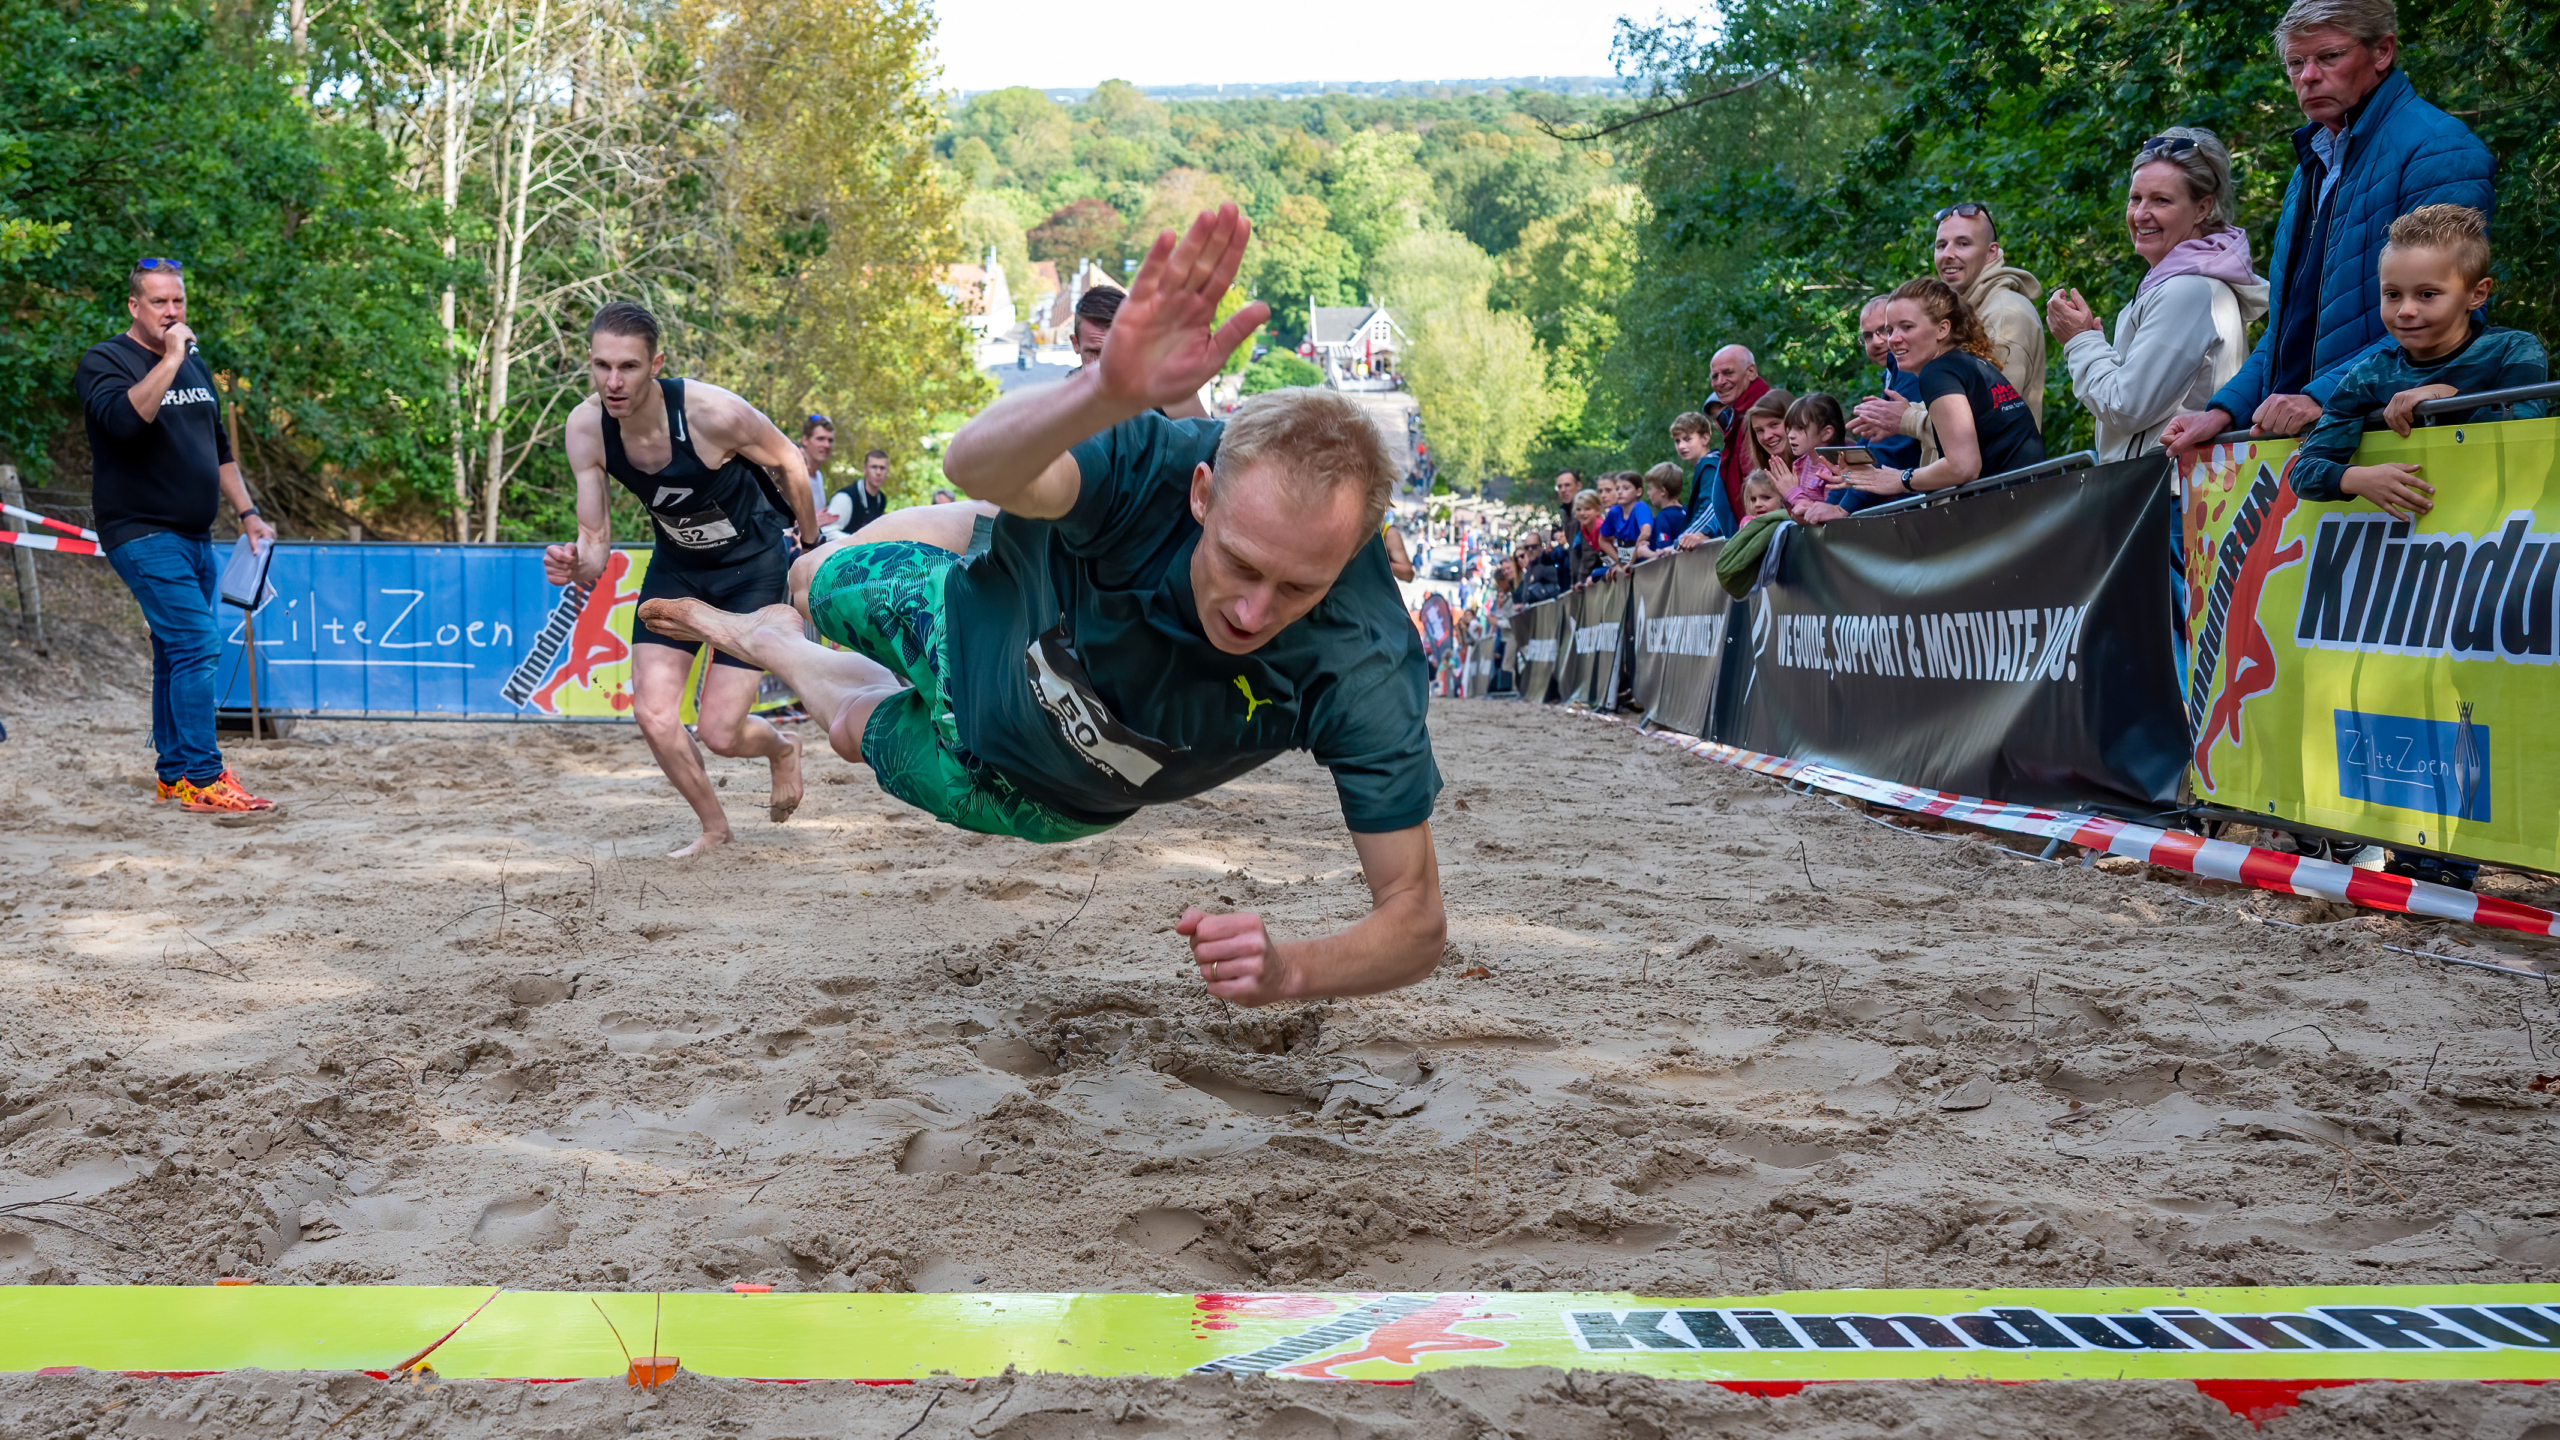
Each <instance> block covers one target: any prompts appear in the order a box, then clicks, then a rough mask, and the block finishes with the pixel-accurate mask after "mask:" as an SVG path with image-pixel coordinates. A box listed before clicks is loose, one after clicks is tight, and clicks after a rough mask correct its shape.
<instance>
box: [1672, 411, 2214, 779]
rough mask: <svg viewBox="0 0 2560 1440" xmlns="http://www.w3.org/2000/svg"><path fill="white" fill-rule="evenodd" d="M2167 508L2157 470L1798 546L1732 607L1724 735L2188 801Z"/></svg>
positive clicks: (1910, 773) (2115, 471)
mask: <svg viewBox="0 0 2560 1440" xmlns="http://www.w3.org/2000/svg"><path fill="white" fill-rule="evenodd" d="M2172 503H2173V502H2172V499H2171V496H2170V491H2169V463H2168V460H2167V458H2166V457H2165V456H2160V455H2151V456H2146V457H2143V458H2141V459H2136V460H2126V461H2120V462H2118V463H2116V464H2113V465H2107V466H2102V467H2100V468H2098V469H2094V470H2081V471H2075V472H2072V473H2069V474H2065V475H2059V476H2055V477H2053V478H2052V479H2048V480H2039V481H2035V482H2033V483H2031V484H2026V485H2020V486H2015V487H2012V488H2010V489H2007V490H2002V491H1998V492H1996V493H1993V494H1989V495H1979V496H1974V497H1972V498H1970V499H1966V500H1962V501H1959V502H1957V503H1955V504H1952V505H1942V506H1934V507H1930V508H1926V509H1921V510H1912V511H1904V512H1900V513H1897V514H1892V515H1884V516H1877V517H1874V518H1871V519H1862V520H1852V521H1847V522H1836V523H1833V524H1830V525H1825V526H1821V527H1818V528H1806V529H1799V530H1797V531H1796V532H1794V533H1793V534H1792V535H1790V536H1789V537H1787V538H1788V544H1787V547H1786V550H1785V554H1784V560H1783V566H1782V569H1781V573H1780V574H1779V576H1778V577H1777V581H1776V583H1774V584H1772V585H1770V586H1768V587H1767V588H1765V589H1763V590H1762V591H1761V592H1760V593H1758V594H1756V595H1754V596H1753V597H1752V601H1751V603H1750V605H1748V606H1747V607H1737V608H1738V609H1741V610H1744V611H1745V612H1747V616H1748V618H1747V619H1745V618H1744V617H1743V616H1740V615H1737V616H1736V618H1735V620H1734V622H1733V630H1732V633H1731V634H1730V636H1729V638H1728V642H1727V652H1726V658H1727V671H1728V673H1727V674H1726V675H1725V677H1724V680H1725V684H1724V686H1723V690H1724V692H1725V693H1724V697H1723V703H1721V704H1719V706H1718V707H1717V710H1716V714H1715V719H1714V722H1713V723H1714V731H1715V735H1714V738H1715V739H1717V740H1719V741H1722V742H1724V743H1726V744H1728V745H1737V746H1740V747H1742V748H1744V749H1747V750H1759V751H1763V752H1766V753H1768V754H1773V755H1783V756H1787V757H1788V758H1790V759H1797V760H1816V761H1821V762H1823V763H1826V764H1832V765H1837V766H1839V767H1841V768H1842V769H1845V770H1852V771H1856V772H1858V773H1860V774H1863V775H1877V776H1885V777H1889V778H1891V779H1894V780H1898V781H1900V782H1902V783H1904V784H1906V785H1916V786H1923V787H1927V788H1930V789H1939V790H1952V791H1956V792H1958V793H1960V794H1966V795H1978V796H1983V797H1985V798H1988V799H1992V800H2003V801H2010V802H2014V803H2018V804H2027V805H2047V806H2054V807H2061V808H2094V809H2099V810H2106V811H2113V812H2116V813H2119V814H2128V815H2147V814H2152V813H2156V812H2158V811H2160V810H2164V809H2168V808H2170V807H2172V806H2175V805H2176V804H2177V803H2178V798H2179V797H2178V787H2179V777H2180V772H2181V766H2182V764H2183V762H2184V759H2185V755H2186V750H2187V743H2186V725H2185V716H2184V712H2183V711H2182V710H2181V709H2180V697H2179V693H2178V681H2177V670H2176V659H2175V655H2174V650H2173V639H2172V635H2173V632H2172V624H2173V615H2172V608H2171V607H2172V600H2171V589H2170V527H2171V515H2172Z"/></svg>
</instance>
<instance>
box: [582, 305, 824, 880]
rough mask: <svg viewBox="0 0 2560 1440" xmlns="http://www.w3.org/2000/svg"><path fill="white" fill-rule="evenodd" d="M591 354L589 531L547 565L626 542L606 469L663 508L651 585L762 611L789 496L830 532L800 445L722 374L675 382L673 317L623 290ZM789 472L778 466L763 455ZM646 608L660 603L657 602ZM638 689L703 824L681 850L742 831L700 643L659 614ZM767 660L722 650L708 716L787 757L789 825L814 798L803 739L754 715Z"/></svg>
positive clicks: (640, 703) (782, 779)
mask: <svg viewBox="0 0 2560 1440" xmlns="http://www.w3.org/2000/svg"><path fill="white" fill-rule="evenodd" d="M587 348H588V362H587V363H588V368H589V369H590V371H592V373H593V375H594V378H595V385H596V393H595V394H594V395H592V396H590V397H589V398H587V399H586V400H584V401H582V402H580V404H579V406H578V408H577V409H576V410H574V411H572V412H571V413H570V416H569V433H568V445H569V468H570V470H571V471H572V472H573V473H575V474H576V476H577V478H578V543H577V544H575V545H554V546H552V547H550V548H549V549H548V550H546V551H544V552H543V556H542V573H543V575H544V577H545V578H546V579H548V580H549V581H550V582H551V583H552V584H554V585H569V584H577V585H593V584H595V583H596V580H597V579H598V578H599V577H600V576H602V575H603V574H604V567H605V562H606V560H607V559H608V557H609V556H610V554H611V551H612V548H613V516H612V512H611V507H610V504H609V492H608V490H607V489H606V478H607V477H608V476H610V477H611V478H612V479H614V480H618V481H620V482H622V485H623V487H624V488H625V489H628V490H629V491H630V492H631V493H632V494H633V495H636V496H638V497H639V499H640V503H641V505H642V506H644V507H645V508H646V509H647V510H648V512H649V517H650V518H651V519H652V520H655V521H656V522H657V526H658V535H657V548H656V550H655V551H653V552H652V553H651V555H650V557H649V573H648V575H647V577H646V578H644V579H643V580H642V581H641V582H640V599H641V601H642V602H643V603H644V604H645V603H646V602H648V601H650V600H654V599H662V598H673V597H678V596H682V597H689V598H693V599H697V600H703V601H707V602H709V603H711V604H714V605H719V606H724V607H728V608H732V609H739V610H752V609H756V608H758V607H761V606H765V605H773V604H779V603H780V602H781V601H782V599H783V597H784V595H785V594H786V593H787V591H786V589H785V586H786V584H787V579H788V576H789V574H790V568H791V551H790V549H789V547H788V546H787V545H786V543H785V539H784V532H785V530H786V529H787V528H788V527H787V526H786V525H785V517H784V515H783V513H782V512H781V510H779V509H778V508H777V503H776V496H777V495H779V496H780V497H782V498H783V499H785V500H787V503H788V504H789V505H790V507H791V513H790V516H789V520H790V521H791V523H792V524H794V525H796V526H797V527H798V529H799V532H800V537H801V541H802V543H803V545H805V546H814V545H816V544H817V542H818V519H817V513H818V512H817V505H816V502H815V501H814V500H813V499H812V498H811V496H810V492H809V476H808V472H807V468H806V461H804V460H803V459H802V457H801V454H800V448H799V447H798V446H796V445H794V444H792V443H791V442H790V441H789V440H787V439H785V438H784V437H783V434H782V432H781V431H780V430H777V429H775V428H774V426H773V422H772V421H770V420H767V419H766V418H765V417H764V414H763V412H762V411H759V410H757V409H756V408H755V407H754V406H752V405H750V404H748V403H747V402H746V401H744V400H741V399H739V398H738V397H737V396H735V395H732V394H730V393H729V392H728V391H726V390H723V389H721V388H720V387H719V386H717V385H706V384H704V383H702V382H701V381H698V380H696V381H690V382H688V381H684V380H663V379H660V378H658V370H659V368H660V367H661V366H662V365H664V363H665V361H666V356H664V355H663V354H661V353H659V350H658V322H657V320H656V319H655V318H654V317H653V316H651V315H650V314H649V312H648V311H646V310H644V309H642V308H640V307H639V306H637V305H633V304H629V303H626V302H616V303H614V304H611V305H607V306H605V307H604V308H603V309H601V310H598V311H597V312H596V316H595V319H594V321H593V322H592V323H590V324H589V325H588V327H587ZM759 466H761V467H763V469H764V470H765V471H769V472H774V473H776V474H778V475H779V476H780V477H781V478H780V479H779V481H771V480H768V478H767V477H766V475H764V474H762V473H759V470H758V467H759ZM644 619H645V616H644ZM631 641H632V644H631V688H632V692H633V695H634V699H635V702H636V703H635V705H634V707H633V708H634V713H635V716H636V718H637V719H638V720H639V722H640V733H641V734H643V735H645V736H647V737H648V740H649V750H650V752H651V753H652V754H654V755H656V756H657V757H658V768H659V769H661V770H663V771H665V772H666V774H667V779H668V780H670V781H672V782H674V784H675V787H676V793H677V794H679V795H682V796H683V797H684V798H685V803H686V804H688V805H691V806H692V807H693V813H694V814H695V815H696V816H697V817H699V818H700V819H701V821H702V834H701V836H700V837H699V838H697V839H696V840H694V842H693V843H692V844H689V845H687V846H685V847H684V848H682V849H680V850H676V851H674V852H672V854H673V856H674V858H676V859H684V858H686V857H688V856H693V855H699V854H701V853H702V852H703V851H705V850H708V849H710V848H711V847H712V846H714V845H719V844H723V843H726V842H727V840H728V839H729V817H728V816H727V815H726V814H725V813H724V812H723V811H722V810H721V808H720V794H719V792H718V791H717V790H716V789H714V788H713V786H712V784H711V776H710V775H709V774H708V773H707V772H706V771H705V770H704V769H703V767H702V756H701V754H700V752H698V751H696V750H695V749H694V748H693V736H691V735H688V734H686V733H685V728H684V722H683V721H682V720H681V719H680V718H678V717H679V716H680V715H681V714H682V708H681V707H682V705H683V701H684V688H685V681H686V680H687V678H688V677H689V676H690V675H691V674H692V671H693V657H694V652H695V651H697V650H699V649H701V648H702V646H701V642H700V641H698V640H695V639H691V638H688V637H684V636H678V635H666V634H661V633H659V632H657V631H655V630H652V629H650V628H649V627H648V626H647V625H646V624H645V623H643V624H639V625H634V626H633V627H632V631H631ZM761 679H762V675H761V667H760V666H758V665H757V664H756V663H755V662H753V661H751V660H748V659H746V658H745V657H743V656H739V655H736V654H732V653H730V652H729V651H728V650H726V649H717V650H715V651H714V653H713V654H712V657H711V664H710V666H709V667H708V669H707V670H706V672H705V673H704V675H703V681H702V695H701V697H700V699H699V701H698V702H697V704H696V707H695V729H696V730H697V731H699V732H700V734H701V736H702V743H703V744H705V745H708V746H710V747H711V753H712V754H714V755H753V756H761V757H763V758H765V759H767V760H770V761H771V762H772V763H773V794H772V797H771V799H770V800H769V801H768V802H767V813H768V814H770V815H771V816H772V817H773V821H774V823H775V824H777V825H778V824H781V823H782V822H783V821H785V820H788V819H790V818H791V812H792V811H793V810H796V809H798V808H799V805H800V742H799V741H798V740H797V739H795V738H794V737H792V736H789V735H786V734H784V733H782V732H781V731H779V730H776V729H775V728H773V726H771V725H769V724H767V723H766V722H765V721H764V720H763V719H761V718H759V717H758V716H755V715H751V714H749V713H747V712H748V707H749V706H751V705H753V704H754V703H755V698H756V687H757V684H758V683H759V682H760V681H761Z"/></svg>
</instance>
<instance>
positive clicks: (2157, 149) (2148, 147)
mask: <svg viewBox="0 0 2560 1440" xmlns="http://www.w3.org/2000/svg"><path fill="white" fill-rule="evenodd" d="M2195 148H2196V142H2194V141H2193V140H2190V139H2188V138H2187V137H2185V136H2184V135H2176V136H2171V135H2154V136H2152V137H2151V138H2150V139H2148V140H2145V141H2143V142H2142V148H2141V149H2140V150H2137V151H2135V152H2134V153H2135V154H2136V155H2166V156H2169V157H2170V158H2171V159H2175V158H2177V157H2178V156H2180V155H2185V154H2189V153H2191V152H2193V151H2194V149H2195Z"/></svg>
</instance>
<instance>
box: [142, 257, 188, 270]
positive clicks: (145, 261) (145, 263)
mask: <svg viewBox="0 0 2560 1440" xmlns="http://www.w3.org/2000/svg"><path fill="white" fill-rule="evenodd" d="M133 268H134V269H136V270H170V271H177V270H184V269H186V268H187V267H186V266H185V265H182V264H180V263H179V262H177V261H175V260H163V259H161V258H160V257H159V256H157V255H145V256H143V257H142V258H141V259H139V260H136V261H134V262H133Z"/></svg>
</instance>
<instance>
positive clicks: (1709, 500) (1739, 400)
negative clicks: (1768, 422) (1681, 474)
mask: <svg viewBox="0 0 2560 1440" xmlns="http://www.w3.org/2000/svg"><path fill="white" fill-rule="evenodd" d="M1707 388H1708V389H1709V390H1712V391H1714V392H1715V397H1716V398H1715V403H1714V404H1712V405H1710V406H1708V407H1707V411H1708V413H1709V415H1710V416H1711V417H1712V418H1713V420H1714V422H1715V425H1716V428H1717V429H1718V430H1720V431H1722V432H1723V440H1722V442H1721V444H1722V447H1723V450H1724V462H1723V464H1721V465H1720V466H1719V467H1717V470H1716V476H1717V478H1718V479H1719V480H1721V481H1722V482H1723V483H1722V484H1721V485H1700V484H1696V483H1694V482H1693V483H1692V484H1691V485H1690V487H1689V513H1690V514H1692V515H1696V516H1700V517H1702V523H1701V524H1700V525H1699V526H1698V527H1697V529H1698V533H1700V534H1702V535H1705V536H1707V537H1708V538H1709V539H1717V540H1720V539H1722V538H1724V537H1725V536H1727V535H1731V534H1732V533H1733V532H1734V531H1736V530H1739V529H1741V528H1742V521H1741V516H1742V482H1743V480H1744V479H1746V478H1747V476H1748V471H1749V464H1750V457H1749V456H1747V455H1746V454H1744V453H1743V452H1744V447H1742V446H1740V445H1737V444H1735V443H1734V437H1735V436H1736V435H1738V434H1740V433H1741V427H1742V417H1743V416H1745V415H1748V414H1750V413H1751V407H1752V406H1754V405H1757V404H1759V403H1760V397H1761V396H1763V395H1766V394H1768V393H1769V382H1768V381H1766V380H1763V379H1761V378H1760V362H1759V361H1757V360H1754V359H1752V358H1751V352H1750V351H1749V350H1746V349H1744V348H1743V347H1741V346H1739V345H1727V346H1726V347H1724V348H1723V349H1721V350H1718V351H1717V352H1716V353H1715V355H1714V356H1713V357H1712V358H1710V359H1709V360H1708V361H1707ZM1700 491H1704V492H1705V493H1704V494H1701V493H1699V492H1700Z"/></svg>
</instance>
